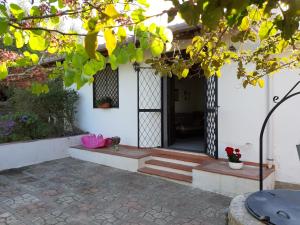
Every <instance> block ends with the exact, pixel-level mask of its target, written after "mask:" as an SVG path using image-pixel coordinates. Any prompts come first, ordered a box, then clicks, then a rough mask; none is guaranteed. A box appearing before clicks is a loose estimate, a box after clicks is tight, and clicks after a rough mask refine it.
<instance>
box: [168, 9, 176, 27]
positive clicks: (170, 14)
mask: <svg viewBox="0 0 300 225" xmlns="http://www.w3.org/2000/svg"><path fill="white" fill-rule="evenodd" d="M177 12H178V11H177V9H175V8H172V9H170V10H169V11H168V23H171V22H172V21H173V20H174V19H175V16H176V15H177Z"/></svg>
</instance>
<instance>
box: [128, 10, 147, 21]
mask: <svg viewBox="0 0 300 225" xmlns="http://www.w3.org/2000/svg"><path fill="white" fill-rule="evenodd" d="M144 12H145V11H144V10H143V9H136V10H134V11H133V12H132V13H131V18H132V20H133V22H134V23H139V22H142V21H144V20H145V19H146V17H145V15H144Z"/></svg>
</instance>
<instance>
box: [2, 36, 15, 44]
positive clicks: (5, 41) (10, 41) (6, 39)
mask: <svg viewBox="0 0 300 225" xmlns="http://www.w3.org/2000/svg"><path fill="white" fill-rule="evenodd" d="M3 44H4V45H5V46H11V45H12V44H13V38H12V37H11V35H10V34H9V33H6V34H4V36H3Z"/></svg>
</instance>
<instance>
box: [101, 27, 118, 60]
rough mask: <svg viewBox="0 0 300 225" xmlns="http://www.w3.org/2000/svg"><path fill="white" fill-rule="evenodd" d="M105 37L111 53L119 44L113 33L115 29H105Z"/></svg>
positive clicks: (107, 47)
mask: <svg viewBox="0 0 300 225" xmlns="http://www.w3.org/2000/svg"><path fill="white" fill-rule="evenodd" d="M104 38H105V44H106V49H107V51H108V55H111V54H112V52H113V51H114V50H115V48H116V46H117V39H116V37H115V35H114V34H113V30H112V29H105V31H104Z"/></svg>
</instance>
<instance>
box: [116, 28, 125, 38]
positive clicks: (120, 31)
mask: <svg viewBox="0 0 300 225" xmlns="http://www.w3.org/2000/svg"><path fill="white" fill-rule="evenodd" d="M126 36H127V35H126V30H125V28H124V27H119V29H118V38H119V39H120V40H123V39H125V38H126Z"/></svg>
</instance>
